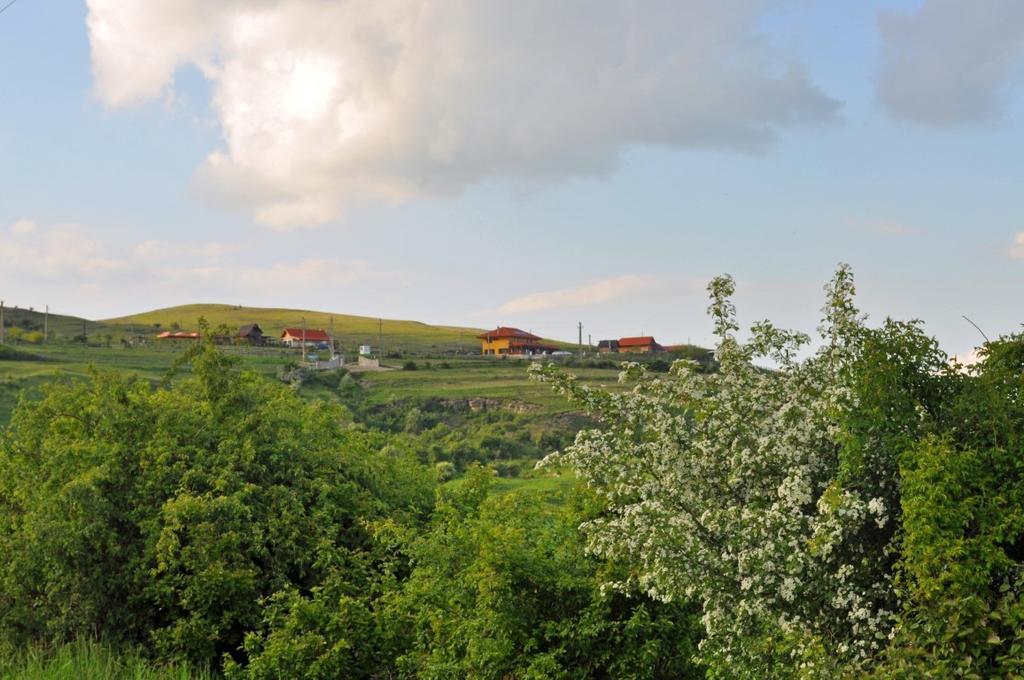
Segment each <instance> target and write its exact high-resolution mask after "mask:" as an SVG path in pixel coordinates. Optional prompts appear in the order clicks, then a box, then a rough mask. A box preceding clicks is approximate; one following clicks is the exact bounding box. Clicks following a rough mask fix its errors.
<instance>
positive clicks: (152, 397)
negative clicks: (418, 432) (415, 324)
mask: <svg viewBox="0 0 1024 680" xmlns="http://www.w3.org/2000/svg"><path fill="white" fill-rule="evenodd" d="M192 369H193V372H192V375H190V376H188V377H186V378H184V379H182V380H180V381H178V382H177V383H176V384H175V386H174V388H173V389H156V390H154V389H153V388H152V387H151V386H150V385H149V384H148V383H146V382H144V381H141V380H132V379H129V378H124V377H119V376H117V375H113V374H99V373H97V374H96V375H95V376H94V377H93V379H92V380H91V381H89V382H67V383H62V384H55V385H52V386H50V387H48V388H47V389H46V390H45V394H44V396H43V398H42V399H41V400H40V401H38V402H37V403H33V404H31V405H26V406H25V407H23V408H20V409H19V410H18V411H17V413H16V415H15V418H14V420H13V422H12V424H11V426H10V428H9V430H8V431H7V432H6V433H4V435H3V441H2V445H0V446H2V448H0V507H2V512H0V554H3V555H4V556H5V559H4V561H3V563H2V564H0V570H2V571H0V575H2V581H0V630H2V634H3V636H4V638H5V639H6V640H7V641H8V642H9V643H11V644H14V645H18V644H23V643H25V642H29V641H38V640H54V641H59V640H66V639H70V638H73V637H76V636H79V635H83V634H98V635H102V636H104V637H110V638H114V639H118V640H124V641H130V642H137V643H142V644H152V645H153V646H154V647H155V649H157V650H159V653H160V654H162V655H164V656H168V657H170V656H174V657H180V658H186V659H191V660H196V661H211V660H215V659H217V658H218V657H219V656H220V655H221V654H224V653H227V654H237V652H238V648H239V645H240V644H241V642H242V637H243V634H244V633H245V632H246V631H247V630H250V629H252V628H253V627H255V626H256V625H257V624H258V622H259V621H260V619H261V617H262V611H261V607H262V603H263V601H264V600H265V599H266V598H271V597H273V596H275V595H276V594H278V593H281V592H290V591H299V592H302V591H308V590H309V589H310V588H312V587H314V586H315V585H316V584H318V583H320V582H322V581H323V580H324V579H325V578H327V576H328V575H330V574H332V573H333V572H335V571H339V570H341V571H344V572H345V574H346V578H347V579H349V580H350V581H354V582H357V583H358V582H359V581H360V580H361V579H365V578H366V576H365V572H366V571H367V569H368V568H369V565H368V564H367V561H368V555H369V551H370V544H371V539H370V536H369V535H368V532H367V529H366V527H365V521H366V520H368V519H373V518H378V517H383V516H391V517H393V518H396V520H399V521H400V520H401V518H402V517H403V516H407V515H409V514H410V513H411V514H416V513H421V512H426V511H427V510H428V509H429V507H430V504H431V503H432V485H433V478H432V476H430V475H429V473H428V472H427V471H425V470H424V469H422V468H420V467H419V466H417V465H415V464H413V463H411V462H407V461H404V460H401V459H396V458H393V457H387V456H381V455H379V454H378V453H377V452H376V450H375V449H374V447H373V446H372V442H371V441H370V439H368V437H367V436H366V435H364V434H363V433H360V432H358V431H355V430H346V429H343V428H341V427H340V425H339V422H340V418H338V414H337V413H336V412H335V409H334V408H333V407H331V406H328V405H326V404H324V403H320V402H313V403H308V402H305V401H303V400H301V399H299V398H298V397H297V396H295V395H294V394H293V393H292V392H291V391H290V390H288V389H287V388H285V387H282V386H278V385H274V384H271V383H270V382H268V381H266V380H265V379H263V378H261V377H259V376H257V375H255V374H252V373H246V372H239V371H238V370H237V369H236V367H235V366H234V365H233V364H232V361H231V360H230V359H228V358H227V357H225V356H223V355H221V354H219V353H218V352H217V351H216V350H215V349H214V348H213V347H212V346H206V347H204V348H203V349H201V350H200V351H199V352H197V353H195V355H194V356H193V358H192Z"/></svg>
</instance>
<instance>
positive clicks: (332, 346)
mask: <svg viewBox="0 0 1024 680" xmlns="http://www.w3.org/2000/svg"><path fill="white" fill-rule="evenodd" d="M336 353H337V352H336V351H335V348H334V317H333V316H332V317H331V358H332V359H333V358H334V355H335V354H336Z"/></svg>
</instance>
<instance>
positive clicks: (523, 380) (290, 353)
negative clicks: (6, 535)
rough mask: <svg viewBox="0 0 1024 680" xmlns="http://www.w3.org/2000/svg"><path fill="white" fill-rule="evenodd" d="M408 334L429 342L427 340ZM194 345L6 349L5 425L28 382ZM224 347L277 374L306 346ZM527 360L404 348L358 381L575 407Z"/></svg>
mask: <svg viewBox="0 0 1024 680" xmlns="http://www.w3.org/2000/svg"><path fill="white" fill-rule="evenodd" d="M410 342H411V343H412V344H413V346H416V347H417V348H419V349H420V350H421V351H422V350H423V346H422V345H419V344H416V343H415V342H413V341H410ZM189 346H190V345H189V344H188V342H187V341H179V342H177V343H175V342H168V343H166V344H160V343H152V344H150V345H149V346H142V347H125V346H123V345H120V344H112V345H111V346H110V347H105V346H100V347H96V346H87V345H81V344H70V343H65V344H47V345H38V346H32V345H23V346H21V347H20V352H21V353H22V354H23V355H28V356H29V357H35V358H38V359H39V360H13V361H12V360H4V359H3V358H2V357H0V425H3V424H5V423H6V422H7V421H8V420H9V419H10V414H11V411H12V409H13V408H14V405H15V404H16V403H17V399H18V395H19V393H20V392H21V391H22V390H26V392H27V394H31V393H32V390H33V389H34V388H37V387H39V386H40V385H43V384H45V383H46V382H49V381H50V380H53V379H56V378H87V377H88V376H89V375H90V373H91V371H92V370H94V369H96V370H104V369H109V370H115V371H118V372H121V373H124V374H128V375H134V376H139V377H142V378H145V379H147V380H151V381H154V382H156V381H159V380H161V379H163V378H164V376H165V375H166V374H167V372H168V370H170V368H171V367H172V365H174V363H175V361H176V360H177V359H179V358H180V357H181V356H182V355H183V354H184V352H185V351H186V350H187V349H188V347H189ZM221 351H223V352H225V353H226V354H229V355H231V356H237V357H238V358H239V359H240V360H241V362H242V365H243V366H245V367H246V368H248V369H252V370H255V371H257V372H259V373H261V374H263V375H265V376H267V377H271V378H273V377H276V376H277V375H278V373H279V372H280V371H281V370H282V369H283V368H284V367H286V366H288V365H292V364H294V363H295V362H297V361H299V360H300V359H301V354H300V352H298V351H297V350H293V349H286V348H249V347H235V346H225V347H222V348H221ZM347 361H348V362H349V363H352V364H354V356H352V355H349V356H348V358H347ZM408 361H412V362H414V363H415V365H416V369H415V370H406V369H404V368H403V367H404V366H405V365H406V363H407V362H408ZM528 365H529V362H527V361H525V360H514V359H513V360H502V359H485V358H483V357H450V356H446V357H434V358H423V357H422V356H416V358H414V359H406V358H405V355H401V356H398V357H396V358H391V359H388V358H385V359H383V361H382V367H383V368H384V369H386V370H382V371H373V372H370V371H367V372H363V373H361V374H360V381H361V382H362V383H363V384H364V385H365V386H366V387H367V388H368V392H367V399H368V401H369V402H370V403H373V404H386V403H389V402H393V401H402V400H408V399H423V398H429V397H438V398H444V399H472V398H486V399H501V400H509V401H513V402H519V403H523V404H527V405H528V406H527V409H528V410H531V411H534V410H535V411H538V412H543V413H548V414H551V413H561V412H565V411H568V410H570V406H569V405H568V404H567V403H566V401H565V400H564V399H562V398H560V397H558V396H557V395H555V394H553V393H552V392H551V390H550V389H548V388H547V387H545V386H543V385H540V384H537V383H535V382H532V381H530V380H529V379H528V378H527V374H526V369H527V366H528ZM354 370H358V368H356V369H354ZM578 373H579V375H580V379H581V380H583V381H586V382H588V383H592V384H594V385H609V386H614V385H615V383H616V379H617V376H618V369H609V368H581V369H579V370H578ZM305 392H306V393H308V394H309V395H310V396H319V397H328V398H330V397H331V394H330V392H325V391H323V390H318V389H316V388H315V386H314V387H310V388H308V389H306V390H305Z"/></svg>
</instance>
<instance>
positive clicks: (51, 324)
mask: <svg viewBox="0 0 1024 680" xmlns="http://www.w3.org/2000/svg"><path fill="white" fill-rule="evenodd" d="M44 324H45V326H46V328H47V330H48V331H49V332H50V333H51V335H52V336H53V337H56V338H74V337H76V336H79V335H81V334H82V333H83V331H84V332H85V333H86V335H88V336H90V337H92V336H95V335H104V334H108V333H109V334H111V335H114V336H115V337H120V336H121V335H122V334H123V333H124V331H123V329H120V328H117V327H112V326H110V325H109V324H107V323H104V322H102V321H90V320H88V319H83V318H82V317H79V316H68V315H66V314H53V313H50V314H49V318H48V319H47V318H46V315H44V314H43V312H41V311H39V310H36V309H24V308H19V307H4V326H6V327H8V328H10V327H15V328H21V329H23V330H26V331H42V330H43V326H44Z"/></svg>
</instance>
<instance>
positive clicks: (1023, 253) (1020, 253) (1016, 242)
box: [1010, 231, 1024, 260]
mask: <svg viewBox="0 0 1024 680" xmlns="http://www.w3.org/2000/svg"><path fill="white" fill-rule="evenodd" d="M1010 257H1012V258H1014V259H1016V260H1024V231H1022V232H1019V233H1018V234H1017V236H1015V237H1014V239H1013V245H1012V246H1010Z"/></svg>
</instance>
